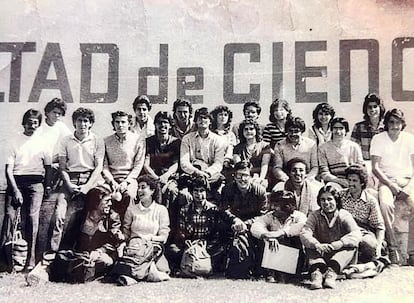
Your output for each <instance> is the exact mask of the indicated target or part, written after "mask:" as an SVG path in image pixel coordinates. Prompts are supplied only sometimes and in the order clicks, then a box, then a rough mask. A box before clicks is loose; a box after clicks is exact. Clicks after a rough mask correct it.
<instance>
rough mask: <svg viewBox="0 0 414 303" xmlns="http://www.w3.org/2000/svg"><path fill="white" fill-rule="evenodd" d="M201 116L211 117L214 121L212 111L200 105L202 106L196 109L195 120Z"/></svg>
mask: <svg viewBox="0 0 414 303" xmlns="http://www.w3.org/2000/svg"><path fill="white" fill-rule="evenodd" d="M199 117H207V118H209V119H210V121H213V118H212V117H211V115H210V113H209V112H208V108H207V107H200V108H198V109H196V111H195V112H194V122H196V121H197V119H198V118H199Z"/></svg>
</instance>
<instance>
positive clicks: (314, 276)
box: [310, 269, 323, 289]
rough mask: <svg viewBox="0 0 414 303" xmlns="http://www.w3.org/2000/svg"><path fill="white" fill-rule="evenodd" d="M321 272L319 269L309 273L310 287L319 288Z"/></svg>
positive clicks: (320, 286) (321, 277) (320, 285)
mask: <svg viewBox="0 0 414 303" xmlns="http://www.w3.org/2000/svg"><path fill="white" fill-rule="evenodd" d="M322 279H323V276H322V273H321V271H320V270H319V269H317V270H315V271H314V272H312V273H311V285H310V289H321V288H322Z"/></svg>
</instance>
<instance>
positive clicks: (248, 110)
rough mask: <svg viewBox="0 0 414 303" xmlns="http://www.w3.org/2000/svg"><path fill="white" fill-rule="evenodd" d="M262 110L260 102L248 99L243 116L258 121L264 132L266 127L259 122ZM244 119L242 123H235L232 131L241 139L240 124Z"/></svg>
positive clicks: (261, 130)
mask: <svg viewBox="0 0 414 303" xmlns="http://www.w3.org/2000/svg"><path fill="white" fill-rule="evenodd" d="M261 111H262V107H261V106H260V104H259V102H257V101H254V100H251V101H247V102H246V103H244V104H243V116H244V120H252V121H254V122H257V124H258V126H259V129H260V133H261V134H263V130H264V128H265V126H264V125H262V124H259V117H260V113H261ZM242 122H243V121H241V122H240V123H236V124H234V125H233V128H232V131H233V133H234V134H235V135H236V138H237V140H240V137H239V134H240V131H239V128H240V124H241V123H242Z"/></svg>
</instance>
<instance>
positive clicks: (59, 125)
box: [33, 121, 72, 162]
mask: <svg viewBox="0 0 414 303" xmlns="http://www.w3.org/2000/svg"><path fill="white" fill-rule="evenodd" d="M71 133H72V132H71V131H70V129H69V128H68V127H67V126H66V124H65V123H63V122H62V121H57V122H56V123H55V124H54V125H53V126H50V125H48V124H47V123H46V122H44V123H42V125H41V126H40V127H39V128H38V129H37V130H36V132H35V133H34V134H33V137H34V138H35V139H36V140H38V144H40V145H41V146H42V147H43V148H44V149H46V151H47V152H48V153H49V155H50V157H51V158H52V160H53V162H58V160H59V159H58V155H59V151H58V148H59V143H60V140H62V138H64V137H66V136H69V135H70V134H71Z"/></svg>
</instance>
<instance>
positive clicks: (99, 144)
mask: <svg viewBox="0 0 414 303" xmlns="http://www.w3.org/2000/svg"><path fill="white" fill-rule="evenodd" d="M104 155H105V146H104V142H103V140H102V139H101V138H98V137H97V136H96V135H95V134H94V133H92V132H90V133H89V135H88V136H87V137H86V138H84V139H83V140H79V139H77V138H76V137H75V135H74V134H72V135H69V136H66V137H64V138H63V139H62V141H61V144H60V148H59V157H64V158H65V159H66V168H67V170H68V172H85V171H92V170H94V169H95V168H96V167H97V166H98V165H102V163H103V158H104Z"/></svg>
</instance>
